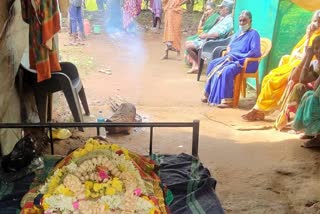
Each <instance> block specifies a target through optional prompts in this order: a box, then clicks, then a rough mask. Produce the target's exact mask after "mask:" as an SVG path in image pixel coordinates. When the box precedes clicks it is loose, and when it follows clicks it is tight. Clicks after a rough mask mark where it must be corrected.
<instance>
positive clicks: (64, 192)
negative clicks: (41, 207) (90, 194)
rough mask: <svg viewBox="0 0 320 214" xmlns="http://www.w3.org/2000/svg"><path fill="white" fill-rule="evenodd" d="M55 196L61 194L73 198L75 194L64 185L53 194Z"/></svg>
mask: <svg viewBox="0 0 320 214" xmlns="http://www.w3.org/2000/svg"><path fill="white" fill-rule="evenodd" d="M53 194H55V195H59V194H62V195H67V196H73V195H74V194H73V192H72V191H71V190H70V189H69V188H67V187H66V186H65V185H63V184H60V185H59V186H58V187H57V188H56V189H55V191H54V192H53Z"/></svg>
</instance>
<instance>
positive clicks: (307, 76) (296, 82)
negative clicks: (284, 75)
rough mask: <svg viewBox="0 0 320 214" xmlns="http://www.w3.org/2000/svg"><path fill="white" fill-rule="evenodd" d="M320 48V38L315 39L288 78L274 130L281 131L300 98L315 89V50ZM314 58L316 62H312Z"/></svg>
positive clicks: (317, 71) (316, 65)
mask: <svg viewBox="0 0 320 214" xmlns="http://www.w3.org/2000/svg"><path fill="white" fill-rule="evenodd" d="M319 47H320V36H318V37H315V39H314V40H313V43H312V47H309V48H308V49H307V50H306V54H305V56H304V57H303V59H302V61H301V63H300V65H299V66H298V67H296V68H295V69H294V71H293V72H292V75H291V76H290V81H289V83H288V86H287V88H286V90H285V93H284V95H283V96H282V99H281V102H282V103H283V104H282V107H281V111H280V114H279V115H278V117H277V120H276V122H275V124H274V126H275V128H276V129H278V130H281V129H283V128H285V127H286V126H287V124H288V122H289V121H290V113H295V112H296V109H297V108H298V106H299V104H300V101H301V98H302V96H303V95H304V94H305V93H306V92H307V91H309V90H313V89H315V88H316V87H317V81H316V80H317V79H318V78H319V75H320V69H319V60H317V58H318V57H320V56H317V54H319V53H318V52H317V51H318V50H317V49H318V48H319ZM313 58H316V60H312V59H313Z"/></svg>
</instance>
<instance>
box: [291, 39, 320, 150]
mask: <svg viewBox="0 0 320 214" xmlns="http://www.w3.org/2000/svg"><path fill="white" fill-rule="evenodd" d="M313 54H314V55H315V57H316V60H314V61H312V62H311V64H310V67H309V69H308V70H309V71H308V72H304V73H302V74H301V76H302V79H304V80H305V81H306V82H310V81H312V80H315V82H314V90H310V91H307V92H306V93H305V94H304V95H303V97H302V99H301V102H300V105H299V108H298V110H297V113H296V117H295V119H294V123H293V128H294V129H295V130H297V131H304V132H305V137H304V138H307V137H308V138H311V140H309V141H307V142H305V143H304V147H307V148H313V147H318V148H320V111H319V109H320V87H319V85H320V36H318V37H316V38H315V39H314V42H313Z"/></svg>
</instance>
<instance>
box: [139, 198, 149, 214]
mask: <svg viewBox="0 0 320 214" xmlns="http://www.w3.org/2000/svg"><path fill="white" fill-rule="evenodd" d="M136 208H137V211H148V213H149V211H150V210H151V209H152V208H153V204H151V203H150V202H149V201H147V200H145V199H143V198H140V197H138V202H137V205H136Z"/></svg>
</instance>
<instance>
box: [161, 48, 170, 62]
mask: <svg viewBox="0 0 320 214" xmlns="http://www.w3.org/2000/svg"><path fill="white" fill-rule="evenodd" d="M168 58H169V50H168V49H166V53H165V54H164V55H163V57H161V58H160V59H161V60H164V59H168Z"/></svg>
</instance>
